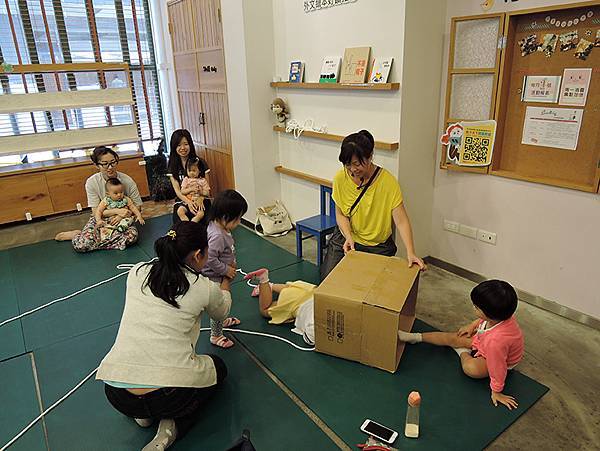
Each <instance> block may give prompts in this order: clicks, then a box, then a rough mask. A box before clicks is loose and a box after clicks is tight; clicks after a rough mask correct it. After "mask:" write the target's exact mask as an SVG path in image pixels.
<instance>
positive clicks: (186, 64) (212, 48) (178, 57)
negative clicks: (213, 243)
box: [168, 0, 235, 195]
mask: <svg viewBox="0 0 600 451" xmlns="http://www.w3.org/2000/svg"><path fill="white" fill-rule="evenodd" d="M168 9H169V21H170V24H169V29H170V30H171V38H172V41H173V55H174V59H175V72H176V79H177V93H178V99H179V107H180V110H181V120H182V123H183V127H184V128H187V129H188V130H189V131H190V133H191V134H192V138H193V139H194V142H195V144H196V147H197V149H196V150H197V152H198V154H199V155H200V156H202V157H203V158H205V159H206V161H207V163H208V165H209V167H210V168H211V172H210V176H209V181H210V185H211V188H212V194H213V195H214V194H216V193H218V192H219V191H221V190H223V189H228V188H234V187H235V181H234V175H233V160H232V150H231V128H230V123H229V109H228V103H227V83H226V73H225V57H224V53H223V31H222V26H221V12H220V0H174V1H172V2H170V3H169V5H168ZM194 71H195V72H194Z"/></svg>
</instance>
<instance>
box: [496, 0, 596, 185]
mask: <svg viewBox="0 0 600 451" xmlns="http://www.w3.org/2000/svg"><path fill="white" fill-rule="evenodd" d="M504 27H505V36H506V47H505V49H504V52H503V57H502V62H501V66H500V78H499V82H498V95H497V101H496V114H495V116H496V118H497V121H498V130H497V138H496V145H495V150H494V155H493V160H492V165H491V167H490V174H493V175H499V176H503V177H511V178H516V179H521V180H527V181H531V182H537V183H544V184H549V185H555V186H561V187H565V188H571V189H577V190H581V191H587V192H598V190H599V184H600V2H585V3H577V4H570V5H563V6H559V7H553V8H545V9H537V10H532V11H530V12H529V11H517V12H514V13H510V14H506V18H505V24H504ZM575 33H576V34H575ZM561 35H562V36H561ZM561 38H562V39H561ZM588 43H591V46H590V45H589V44H588ZM565 69H585V70H584V71H577V72H573V71H570V72H571V73H588V74H589V85H588V87H587V92H585V94H586V95H587V98H586V99H585V104H581V103H582V102H583V99H581V98H577V99H576V98H573V99H571V100H570V98H569V97H563V98H562V101H563V102H564V103H565V105H561V104H559V101H558V100H556V99H555V98H552V97H553V96H552V94H553V92H551V91H553V90H554V89H558V93H559V94H560V91H562V88H563V87H564V86H563V83H565V78H564V74H565ZM544 76H545V77H546V78H547V79H550V80H551V89H550V90H546V91H543V90H542V91H537V90H535V89H536V88H533V89H534V90H533V91H530V92H529V94H533V98H532V96H528V95H526V96H524V92H523V91H524V90H525V91H526V93H528V91H527V86H528V85H527V84H524V78H525V77H530V79H529V80H531V79H532V78H536V77H537V78H536V79H542V80H543V79H544ZM556 77H561V79H560V81H559V82H558V86H557V87H556V86H552V84H556V80H557V79H556ZM544 83H545V82H544ZM533 86H539V84H538V85H535V84H533ZM566 86H568V85H566ZM579 89H580V88H575V89H574V91H577V93H576V94H577V95H578V94H579V92H578V91H579ZM535 94H542V96H541V98H538V99H535ZM543 94H545V95H546V98H544V96H543ZM569 95H571V94H569ZM569 103H570V105H567V104H569ZM576 103H580V104H579V105H576ZM528 107H529V110H528ZM579 110H581V111H579ZM533 112H535V113H536V114H533ZM557 112H558V113H559V115H558V119H556V120H555V121H554V123H553V124H552V123H550V122H548V123H547V124H545V125H546V126H547V128H546V129H545V132H544V133H545V135H541V136H543V137H546V136H550V135H552V134H553V135H554V137H555V138H556V139H555V140H553V141H548V140H546V141H544V139H541V140H540V141H538V140H537V139H536V138H535V137H534V138H532V133H531V130H532V129H533V128H534V126H536V124H537V123H536V122H535V120H533V121H532V120H531V118H532V116H533V117H534V119H538V118H536V117H535V116H542V114H543V115H545V116H544V117H552V114H556V113H557ZM549 115H550V116H549ZM561 119H562V120H561ZM531 124H534V125H531ZM575 126H577V127H578V133H577V136H576V137H575V138H572V139H571V140H570V142H571V144H564V142H569V139H568V137H569V133H573V134H575V131H574V130H575V128H574V127H575ZM569 127H570V128H569ZM524 128H525V133H524ZM536 131H537V130H536ZM533 136H539V135H533ZM573 136H575V135H573ZM524 141H526V142H528V143H527V144H524V143H523V142H524ZM575 141H576V143H575ZM531 142H535V143H538V144H535V145H532V144H530V143H531ZM548 142H550V143H551V144H550V145H544V144H546V143H548ZM557 142H558V143H560V142H563V144H556V143H557ZM569 145H571V146H572V148H566V147H569ZM561 146H562V147H561Z"/></svg>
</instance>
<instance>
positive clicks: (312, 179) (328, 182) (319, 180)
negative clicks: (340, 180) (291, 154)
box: [275, 166, 331, 188]
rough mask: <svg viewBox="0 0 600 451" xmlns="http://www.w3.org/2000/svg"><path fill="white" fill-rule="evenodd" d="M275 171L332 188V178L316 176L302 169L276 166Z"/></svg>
mask: <svg viewBox="0 0 600 451" xmlns="http://www.w3.org/2000/svg"><path fill="white" fill-rule="evenodd" d="M275 171H277V172H279V173H280V174H285V175H289V176H290V177H295V178H297V179H301V180H306V181H307V182H312V183H316V184H317V185H324V186H329V187H330V188H331V180H326V179H322V178H320V177H315V176H314V175H310V174H306V173H304V172H300V171H294V170H293V169H288V168H284V167H283V166H275Z"/></svg>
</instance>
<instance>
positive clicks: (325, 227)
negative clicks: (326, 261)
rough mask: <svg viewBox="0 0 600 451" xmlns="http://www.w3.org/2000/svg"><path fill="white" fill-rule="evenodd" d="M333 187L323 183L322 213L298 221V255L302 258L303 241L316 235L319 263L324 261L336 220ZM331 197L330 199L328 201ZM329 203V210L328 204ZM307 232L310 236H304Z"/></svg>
mask: <svg viewBox="0 0 600 451" xmlns="http://www.w3.org/2000/svg"><path fill="white" fill-rule="evenodd" d="M331 193H332V189H331V188H330V187H329V186H324V185H321V214H320V215H317V216H312V217H310V218H307V219H302V220H301V221H296V255H297V256H298V257H299V258H302V241H303V240H305V239H307V238H310V237H311V236H314V237H316V238H317V265H318V266H321V263H322V262H323V249H324V248H325V246H327V242H326V237H327V235H329V234H331V233H333V230H334V229H335V226H336V224H337V222H336V220H335V202H334V201H333V198H332V197H331ZM328 198H329V201H328ZM328 205H329V211H327V206H328ZM303 233H307V234H308V236H303V235H302V234H303Z"/></svg>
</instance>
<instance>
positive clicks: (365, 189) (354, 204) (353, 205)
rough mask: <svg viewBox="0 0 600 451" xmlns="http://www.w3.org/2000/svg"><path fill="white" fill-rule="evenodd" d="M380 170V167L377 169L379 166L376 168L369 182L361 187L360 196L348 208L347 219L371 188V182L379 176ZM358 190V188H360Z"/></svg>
mask: <svg viewBox="0 0 600 451" xmlns="http://www.w3.org/2000/svg"><path fill="white" fill-rule="evenodd" d="M380 169H381V167H379V166H377V167H376V169H375V172H373V175H372V176H371V177H370V178H369V181H368V182H367V184H366V185H365V186H364V187H363V189H362V191H361V192H360V194H359V195H358V197H357V198H356V200H355V201H354V203H353V204H352V206H351V207H350V210H348V217H351V216H352V211H353V210H354V209H355V208H356V206H357V205H358V203H359V202H360V200H361V199H362V197H363V196H364V195H365V193H366V192H367V190H368V189H369V186H371V184H372V183H373V180H375V177H377V174H379V170H380ZM358 188H360V186H359V187H358Z"/></svg>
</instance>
